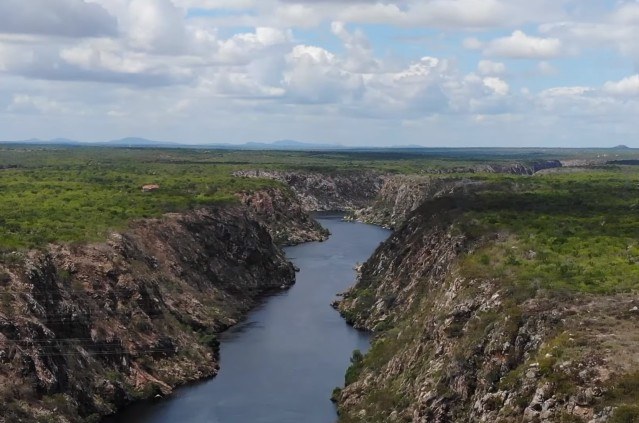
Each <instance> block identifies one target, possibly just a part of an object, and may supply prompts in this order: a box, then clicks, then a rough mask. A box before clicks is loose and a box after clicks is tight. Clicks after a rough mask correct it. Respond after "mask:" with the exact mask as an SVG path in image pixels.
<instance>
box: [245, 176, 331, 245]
mask: <svg viewBox="0 0 639 423" xmlns="http://www.w3.org/2000/svg"><path fill="white" fill-rule="evenodd" d="M238 198H239V199H240V202H241V203H242V204H244V205H245V206H246V208H247V210H248V211H249V213H250V214H251V216H252V217H253V218H254V219H255V220H256V221H258V222H261V223H263V224H264V225H265V226H266V229H267V230H268V231H269V233H270V234H271V236H272V237H273V240H274V241H275V243H276V244H278V245H296V244H301V243H304V242H311V241H324V240H326V238H328V231H326V229H324V228H322V225H320V224H319V223H317V221H315V220H314V219H312V218H311V217H310V216H309V215H308V213H307V210H305V208H304V206H303V205H302V203H301V201H300V200H299V199H298V198H297V197H296V196H295V194H293V193H291V192H289V191H285V190H280V189H276V188H272V189H268V190H262V191H258V192H254V193H242V194H238Z"/></svg>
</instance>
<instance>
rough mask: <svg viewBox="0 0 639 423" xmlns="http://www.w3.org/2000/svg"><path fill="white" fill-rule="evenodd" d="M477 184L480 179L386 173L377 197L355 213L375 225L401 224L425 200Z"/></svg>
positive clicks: (392, 225)
mask: <svg viewBox="0 0 639 423" xmlns="http://www.w3.org/2000/svg"><path fill="white" fill-rule="evenodd" d="M477 185H481V183H479V182H471V181H469V180H465V179H459V178H444V177H441V176H439V177H434V176H416V175H413V176H402V175H397V176H387V177H385V178H384V183H383V184H382V186H381V188H380V190H379V192H378V194H377V196H376V198H375V200H374V201H373V202H372V203H371V204H370V205H369V206H368V207H365V208H362V209H359V210H356V211H355V212H354V213H353V215H352V217H353V219H355V220H359V221H362V222H366V223H371V224H374V225H379V226H384V227H387V228H398V227H400V226H401V224H402V223H403V222H404V220H405V219H406V216H408V215H409V214H410V213H411V212H412V211H413V210H415V209H417V208H418V207H419V206H420V205H421V204H422V203H423V202H424V201H427V200H429V199H432V198H438V197H442V196H445V195H450V194H451V193H453V192H455V191H458V190H467V189H471V188H472V187H474V186H477Z"/></svg>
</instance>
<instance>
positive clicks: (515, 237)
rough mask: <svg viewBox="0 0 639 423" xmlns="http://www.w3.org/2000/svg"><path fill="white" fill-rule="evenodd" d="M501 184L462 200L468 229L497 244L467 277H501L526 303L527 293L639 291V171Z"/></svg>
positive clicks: (468, 263) (485, 249) (469, 267)
mask: <svg viewBox="0 0 639 423" xmlns="http://www.w3.org/2000/svg"><path fill="white" fill-rule="evenodd" d="M501 179H502V180H501V181H497V182H496V181H493V182H490V183H489V187H490V188H489V189H488V190H486V191H483V192H481V193H478V194H476V195H474V196H470V197H468V198H463V199H460V200H459V204H458V205H459V207H461V208H462V209H463V210H465V211H466V216H465V218H464V219H463V223H462V224H461V227H460V229H461V230H462V231H463V232H465V233H467V234H470V235H471V236H474V237H477V238H482V239H484V241H486V238H488V237H490V238H492V239H489V240H488V242H482V245H483V246H482V247H481V248H480V249H478V250H475V251H474V252H473V254H471V255H468V256H467V257H466V258H465V259H464V261H463V264H462V269H463V271H464V272H465V274H466V276H469V277H473V276H478V277H494V278H496V279H499V280H500V281H502V282H503V283H504V284H506V285H510V286H512V288H513V289H515V290H519V291H524V295H522V299H525V298H528V297H529V296H530V292H526V291H538V290H552V291H553V292H555V293H561V292H566V293H570V292H575V291H578V292H589V293H612V292H626V291H628V290H633V289H636V288H639V241H637V240H639V219H637V213H639V171H637V170H636V169H635V168H632V167H627V168H618V167H611V168H609V169H606V170H598V171H592V172H584V173H575V174H553V175H543V176H537V177H534V178H513V177H503V176H502V177H501Z"/></svg>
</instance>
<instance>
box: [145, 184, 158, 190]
mask: <svg viewBox="0 0 639 423" xmlns="http://www.w3.org/2000/svg"><path fill="white" fill-rule="evenodd" d="M159 189H160V186H159V185H157V184H151V185H144V186H143V187H142V192H151V191H157V190H159Z"/></svg>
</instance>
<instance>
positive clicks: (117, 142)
mask: <svg viewBox="0 0 639 423" xmlns="http://www.w3.org/2000/svg"><path fill="white" fill-rule="evenodd" d="M0 144H37V145H64V146H104V147H131V148H163V147H164V148H221V149H244V150H300V149H301V150H308V149H318V150H334V149H345V148H349V147H345V146H342V145H340V144H328V143H310V142H301V141H295V140H278V141H273V142H255V141H251V142H246V143H242V144H232V143H206V144H188V143H179V142H173V141H157V140H151V139H147V138H141V137H126V138H120V139H114V140H108V141H79V140H73V139H69V138H52V139H49V140H42V139H39V138H31V139H26V140H6V141H0ZM415 147H421V146H415Z"/></svg>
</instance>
